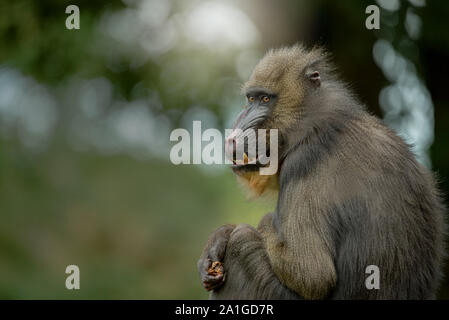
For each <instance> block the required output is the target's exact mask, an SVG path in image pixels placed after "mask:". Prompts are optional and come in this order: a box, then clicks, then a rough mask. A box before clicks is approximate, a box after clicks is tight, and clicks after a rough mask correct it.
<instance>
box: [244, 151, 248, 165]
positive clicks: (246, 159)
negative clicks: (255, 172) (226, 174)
mask: <svg viewBox="0 0 449 320" xmlns="http://www.w3.org/2000/svg"><path fill="white" fill-rule="evenodd" d="M243 163H245V164H247V163H248V156H247V155H246V152H243Z"/></svg>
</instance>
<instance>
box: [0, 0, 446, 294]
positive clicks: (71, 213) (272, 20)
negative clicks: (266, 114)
mask: <svg viewBox="0 0 449 320" xmlns="http://www.w3.org/2000/svg"><path fill="white" fill-rule="evenodd" d="M416 1H417V0H415V2H416ZM153 2H154V4H158V5H159V7H157V6H156V7H154V8H153V9H154V10H155V11H154V12H156V13H153V11H151V10H150V11H149V12H146V14H147V15H148V16H149V17H151V19H147V20H145V19H143V20H142V19H140V18H139V17H140V13H141V12H145V10H144V9H145V7H144V6H142V5H141V4H142V3H141V2H140V1H139V0H126V1H125V0H124V1H118V0H114V1H99V0H94V1H92V0H91V1H88V0H78V1H76V3H74V2H73V1H68V0H63V1H61V0H40V1H32V0H15V1H0V71H2V70H3V71H4V70H15V71H18V72H20V76H17V77H16V79H19V80H20V81H21V82H23V83H26V84H27V86H28V87H27V86H24V87H23V88H25V89H24V91H23V92H20V94H19V96H20V95H22V96H27V95H28V93H29V92H31V90H30V91H27V88H35V87H36V86H37V85H36V84H39V85H40V86H43V88H45V90H46V91H45V92H46V94H47V95H48V96H49V97H50V98H51V101H53V102H54V105H55V115H56V116H55V117H56V119H57V121H56V124H55V127H54V128H53V127H51V126H49V128H50V129H48V132H47V131H46V132H47V133H46V135H45V140H43V141H44V142H42V143H40V144H39V145H37V146H34V147H31V148H30V145H29V144H27V141H28V140H26V139H25V138H24V137H26V135H24V133H23V131H24V129H23V128H22V127H23V126H25V125H26V123H27V121H28V120H27V119H28V118H26V117H23V115H21V114H20V113H18V114H15V113H14V112H13V111H9V112H10V114H8V113H6V111H4V112H3V113H2V112H0V129H1V130H0V137H1V138H0V214H1V216H2V218H3V219H2V221H3V223H2V224H1V225H0V298H8V299H9V298H23V299H25V298H29V299H30V298H31V299H32V298H40V299H46V298H68V299H77V298H120V299H129V298H143V299H145V298H158V299H176V298H180V299H195V298H206V297H207V293H206V292H205V291H204V290H202V288H201V286H200V284H199V280H198V276H197V273H196V260H197V258H198V257H199V255H200V252H201V250H202V248H203V245H204V243H205V240H206V238H207V235H208V234H209V233H210V232H211V231H212V230H213V229H214V228H216V227H217V226H219V225H220V224H223V223H226V222H234V223H239V222H247V223H251V224H253V225H255V224H257V221H258V219H259V218H260V217H261V216H262V215H263V214H264V213H266V212H267V211H269V210H271V209H272V208H273V203H272V202H269V201H268V202H266V203H265V202H262V203H260V202H248V201H247V199H246V198H245V195H244V193H243V192H242V190H241V189H240V188H239V186H238V184H237V183H236V181H235V179H234V177H233V176H232V173H231V172H229V170H221V169H217V170H215V169H214V168H212V169H211V168H209V169H206V170H204V168H201V167H197V166H173V165H172V164H171V163H170V162H168V161H167V160H168V153H167V152H166V149H163V148H160V150H161V154H158V155H153V154H151V153H150V154H147V153H145V154H144V155H145V156H143V154H142V153H135V152H128V151H129V150H134V149H133V148H134V147H133V148H131V149H130V148H128V146H127V145H125V146H124V147H120V148H118V147H116V148H112V149H111V148H109V149H108V148H103V147H102V146H101V145H100V146H99V145H98V143H97V142H95V141H97V140H96V139H97V138H98V137H99V136H106V137H110V139H112V141H113V142H115V141H119V140H120V139H118V138H116V136H115V134H116V132H115V131H112V133H111V131H107V130H106V129H104V127H106V128H109V127H107V126H106V125H105V123H106V122H107V121H110V122H111V121H112V123H116V122H114V121H116V120H117V118H120V117H121V116H123V117H125V118H126V117H128V114H127V113H126V112H123V113H122V112H121V111H122V110H124V111H126V110H129V109H131V108H132V106H133V105H134V103H136V101H137V102H139V103H140V102H142V103H143V104H144V106H145V108H146V109H148V110H149V112H150V113H149V114H150V116H151V117H153V118H154V119H157V120H156V122H157V123H162V125H164V126H167V130H168V132H169V130H170V129H171V128H174V127H178V126H185V125H186V123H188V120H191V118H193V119H194V118H196V117H201V116H204V114H206V115H208V116H207V117H206V118H207V119H209V120H211V117H210V115H213V117H212V120H211V122H210V123H209V125H212V124H216V125H217V126H218V127H219V128H224V127H225V126H226V125H229V119H230V118H232V115H233V114H234V113H235V112H236V111H237V110H238V108H239V106H240V104H242V103H243V102H244V100H243V98H242V97H241V96H240V95H239V87H240V85H241V83H242V81H243V80H244V78H245V77H246V76H247V75H248V72H249V70H251V68H252V67H253V65H254V63H255V62H256V61H257V59H258V58H259V57H261V56H262V54H263V52H264V51H265V50H266V49H267V48H269V47H272V46H279V45H285V44H291V43H294V42H297V41H303V42H305V43H306V44H322V45H324V46H326V47H327V48H328V49H329V51H330V52H332V54H333V57H334V60H335V63H336V65H337V66H338V67H339V71H340V73H341V74H342V76H343V78H344V79H346V80H347V81H348V83H349V84H350V86H351V87H353V88H354V90H355V92H356V93H357V94H358V95H359V96H360V98H361V100H362V101H364V102H365V103H366V104H367V105H368V106H369V109H370V110H371V111H372V112H373V113H375V114H377V115H379V116H382V112H381V109H380V108H379V92H380V91H381V89H382V88H383V87H385V86H387V85H388V84H389V81H388V80H387V79H386V77H385V75H384V74H383V73H382V71H381V69H380V68H379V67H378V66H377V65H376V63H375V62H374V60H373V44H374V42H375V41H376V39H379V38H382V39H389V40H390V41H391V43H393V44H394V46H395V48H397V49H398V50H399V51H400V52H401V53H403V54H404V55H405V56H406V57H410V58H411V59H413V61H414V62H416V66H417V69H418V71H419V74H420V75H421V76H422V78H423V79H424V81H425V83H426V84H427V88H428V90H429V91H430V93H431V96H432V100H433V104H434V110H435V141H434V144H433V146H432V149H431V160H432V163H433V167H434V169H435V170H436V171H437V173H438V174H439V177H440V180H441V186H442V188H443V191H444V193H445V194H448V193H449V181H448V177H449V130H447V127H448V125H449V98H448V95H447V90H446V81H447V76H448V75H449V69H448V68H449V67H448V64H447V63H446V61H448V60H449V37H448V36H447V35H446V34H445V30H447V17H448V15H449V2H447V1H444V0H439V1H428V4H427V5H426V6H424V7H418V8H416V12H417V14H419V16H420V17H421V21H422V30H421V36H420V37H419V39H417V40H416V41H415V43H414V44H415V47H413V48H412V49H410V48H408V47H405V48H404V47H402V46H401V42H400V41H399V40H400V39H402V38H403V36H404V34H405V33H406V30H405V29H404V27H403V21H394V19H393V21H390V20H388V17H389V13H388V12H387V11H385V10H382V13H381V16H382V17H383V18H381V19H383V20H382V21H383V23H392V25H390V29H388V28H382V29H381V30H380V31H378V32H375V31H369V30H366V29H365V27H364V26H365V18H366V15H365V8H366V6H367V5H369V4H372V2H371V1H367V0H364V1H331V0H319V1H314V2H311V1H304V0H300V1H296V0H290V1H289V0H286V1H279V2H278V1H271V0H247V1H237V0H235V1H228V2H227V3H228V5H229V6H234V7H235V8H239V10H241V11H239V12H242V13H243V14H244V15H245V17H246V16H247V17H248V21H249V22H246V23H247V24H251V25H249V27H248V30H251V26H254V28H255V30H256V31H257V33H254V34H251V33H244V32H243V30H242V32H236V33H235V34H231V35H229V37H230V38H229V39H230V40H229V39H228V40H226V39H224V38H220V37H215V38H213V37H212V38H205V39H206V40H208V41H205V42H204V41H203V42H201V39H199V40H198V37H197V35H195V34H192V31H191V29H189V26H190V25H189V23H186V22H185V21H187V22H188V21H190V20H189V18H190V19H193V18H196V17H197V16H193V18H192V16H191V15H192V12H193V13H195V10H196V11H198V10H199V9H198V8H200V7H201V6H202V5H203V4H204V3H206V1H199V0H190V1H182V0H173V1H166V2H165V3H169V6H168V7H167V8H168V9H167V10H168V11H167V12H165V11H164V10H165V9H166V8H165V7H164V6H163V5H162V7H161V2H158V1H156V0H154V1H153V0H148V1H147V3H150V4H152V3H153ZM373 2H374V1H373ZM417 2H419V1H417ZM214 3H217V2H214ZM218 3H220V1H218ZM69 4H76V5H78V6H79V7H80V11H81V29H80V30H76V31H75V30H72V31H69V30H67V29H66V28H65V19H66V17H67V15H66V14H65V8H66V6H67V5H69ZM139 4H140V5H139ZM406 4H407V5H409V3H408V2H407V1H404V0H403V1H401V9H400V10H404V8H405V5H406ZM150 9H152V7H151V6H150ZM156 9H158V10H160V11H157V10H156ZM225 9H226V8H225ZM223 11H226V10H223ZM228 11H229V12H230V13H233V12H234V11H232V10H231V9H229V10H228ZM234 13H235V12H234ZM152 15H153V16H152ZM390 16H391V15H390ZM400 16H401V17H402V18H403V16H404V12H403V11H401V15H400ZM161 17H162V18H161ZM236 17H239V15H236ZM124 18H126V19H124ZM206 18H207V17H206ZM402 18H401V19H402ZM194 20H195V19H194ZM214 21H215V20H214ZM245 21H246V20H245ZM194 22H195V21H194ZM218 22H220V21H218V20H217V23H218ZM238 22H239V21H237V20H236V19H234V21H231V26H232V25H238ZM136 25H139V27H136ZM391 26H393V27H391ZM206 29H207V28H206ZM388 30H393V32H387V31H388ZM200 31H204V30H198V32H199V33H201V32H200ZM205 31H208V30H205ZM222 31H226V30H222ZM238 31H240V30H238ZM173 34H174V35H175V36H173ZM205 34H206V36H207V32H206V33H205ZM245 34H246V37H247V38H244V36H245ZM222 36H223V37H225V36H227V34H223V35H222ZM232 37H234V38H232ZM239 38H242V39H247V40H246V41H244V42H243V43H240V42H238V41H237V40H239ZM142 39H143V40H142ZM145 39H146V40H145ZM225 40H226V41H228V42H229V43H230V44H228V43H227V42H226V41H225ZM234 40H235V41H237V42H235V43H233V42H232V41H234ZM223 48H224V49H223ZM5 68H7V69H5ZM8 72H9V71H8ZM5 74H7V75H8V76H9V75H10V74H11V73H5ZM0 75H1V74H0ZM30 79H32V81H31V80H30ZM92 79H94V80H95V79H96V80H98V79H101V81H100V82H101V84H104V83H106V84H107V85H105V86H100V87H99V88H103V89H104V88H109V87H110V88H111V92H110V96H109V95H107V94H105V96H104V97H102V96H100V95H98V96H96V100H95V99H93V98H89V97H90V96H89V95H87V98H86V96H85V93H86V91H87V89H86V88H87V87H86V86H89V85H90V84H91V83H92V82H89V81H90V80H92ZM0 80H1V77H0ZM19 80H17V81H19ZM20 81H19V82H20ZM27 81H28V82H27ZM30 81H31V82H30ZM0 84H1V82H0ZM95 88H96V87H95ZM95 88H94V91H95V90H96V89H95ZM105 92H109V91H108V90H106V89H105ZM6 93H8V92H6V91H1V88H0V111H2V110H7V109H6V108H5V107H4V106H2V105H1V101H2V98H5V97H6ZM2 94H3V95H5V96H4V97H2V96H1V95H2ZM108 94H109V93H108ZM22 96H21V97H19V98H20V99H22V98H23V97H22ZM30 96H31V95H30ZM31 97H33V96H31ZM19 98H18V99H19ZM83 99H84V100H83ZM85 99H88V100H89V99H90V100H89V101H90V104H91V105H94V106H98V105H100V102H102V101H103V102H104V107H103V108H99V109H98V110H97V111H95V112H94V111H92V110H91V109H86V108H87V107H86V106H85ZM17 101H22V100H17ZM32 101H33V100H32ZM43 101H47V100H43ZM89 101H88V102H89ZM22 104H23V102H21V104H20V105H21V106H22ZM90 104H89V103H88V104H87V106H88V107H91V106H90ZM37 106H38V105H37V101H36V106H34V105H33V104H32V103H31V105H30V106H28V108H34V107H36V108H37ZM2 108H4V109H2ZM21 108H23V109H20V108H19V103H18V104H17V109H18V110H19V109H20V110H25V111H23V112H30V110H31V109H26V108H24V107H23V106H22V107H21ZM27 110H28V111H27ZM35 110H38V111H39V110H46V109H45V108H43V109H35ZM86 110H87V111H86ZM195 110H196V111H198V110H200V111H201V112H196V111H195ZM39 112H40V111H39ZM192 112H193V113H192ZM195 112H196V113H195ZM207 112H209V113H210V114H209V113H207ZM11 114H12V115H14V116H11ZM139 115H140V113H138V114H137V118H139ZM187 116H189V117H190V118H189V117H187ZM158 117H159V118H158ZM44 118H45V116H44ZM11 119H12V120H11ZM133 119H135V118H133ZM160 119H165V120H166V122H164V121H165V120H164V121H160ZM214 122H215V123H214ZM101 130H106V131H101ZM126 130H128V131H126ZM126 130H125V133H129V128H128V129H126ZM122 131H123V130H122ZM122 131H120V130H119V133H120V132H122ZM150 132H152V135H153V137H152V139H153V140H156V141H159V140H161V141H162V142H163V143H165V142H167V143H168V142H169V139H168V135H167V134H166V132H165V131H163V133H159V132H156V133H155V132H154V131H150ZM73 136H75V137H78V138H76V139H74V138H73ZM79 137H81V138H82V139H81V138H79ZM92 141H94V142H95V143H93V142H92ZM99 141H101V140H99ZM120 141H122V140H120ZM123 141H124V142H123ZM123 141H122V143H125V144H126V143H128V144H131V142H130V140H126V139H125V140H123ZM109 143H110V142H109ZM156 149H158V150H159V146H157V147H156ZM152 150H153V149H152ZM69 264H76V265H78V266H79V267H80V269H81V290H79V291H68V290H66V289H65V286H64V283H65V277H66V274H65V273H64V270H65V267H66V266H67V265H69ZM446 273H448V272H446ZM440 297H441V298H448V297H449V289H448V281H447V280H446V282H445V283H444V285H443V286H442V290H441V294H440Z"/></svg>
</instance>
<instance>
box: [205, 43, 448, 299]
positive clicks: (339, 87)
mask: <svg viewBox="0 0 449 320" xmlns="http://www.w3.org/2000/svg"><path fill="white" fill-rule="evenodd" d="M333 70H334V69H333V67H332V65H331V64H330V62H329V58H328V55H327V54H326V53H325V51H324V50H323V49H320V48H314V49H311V50H309V49H306V48H304V47H303V46H300V45H295V46H293V47H289V48H281V49H277V50H271V51H269V52H268V53H267V54H266V55H265V57H264V58H263V59H262V60H261V61H260V62H259V63H258V64H257V66H256V67H255V69H254V71H253V73H252V75H251V77H250V79H249V80H248V82H246V84H245V85H244V87H243V90H244V93H245V95H246V97H247V104H246V106H245V107H244V109H243V110H242V112H241V113H240V115H239V116H238V118H237V120H236V121H235V123H234V129H235V130H238V129H239V130H240V131H242V130H243V131H244V130H247V129H254V130H256V132H257V129H266V130H267V132H268V130H270V129H277V132H278V137H279V143H278V150H277V152H278V161H279V167H278V170H277V172H276V173H275V174H273V175H271V176H264V175H261V174H260V169H261V167H262V164H261V163H260V162H259V161H256V162H255V163H251V164H250V163H249V162H248V161H245V162H244V163H240V164H235V165H233V166H232V167H233V171H234V172H235V173H236V175H237V176H238V177H239V178H240V179H242V180H244V181H246V182H247V184H248V186H249V188H250V189H252V190H253V191H254V193H256V194H257V195H260V194H262V193H264V192H265V191H266V190H268V189H270V188H273V187H274V188H277V190H278V199H277V205H276V209H275V211H274V212H272V213H268V214H267V215H265V216H264V217H263V218H262V219H261V221H260V222H259V225H258V227H257V229H255V228H253V227H251V226H249V225H246V224H240V225H237V226H235V225H231V224H229V225H224V226H222V227H220V228H218V229H217V230H216V231H215V232H213V233H212V234H211V235H210V237H209V239H208V241H207V244H206V247H205V249H204V251H203V253H202V255H201V258H200V260H199V262H198V269H199V273H200V278H201V282H202V284H203V286H204V287H205V288H206V289H207V290H209V291H211V295H210V298H211V299H433V298H435V291H436V289H437V287H438V283H439V280H440V278H441V268H442V260H443V258H444V250H445V248H444V236H445V230H446V224H445V221H444V214H445V212H446V209H445V207H444V205H443V203H442V200H441V198H440V194H439V191H438V189H437V187H436V183H435V178H434V176H433V174H432V173H431V172H429V170H427V169H426V168H424V167H423V166H421V165H420V164H419V163H418V162H417V161H416V159H415V157H414V155H413V153H412V152H411V151H410V148H409V146H408V145H407V144H406V143H405V142H404V141H403V140H402V139H401V138H400V137H399V136H398V135H396V134H395V133H394V132H393V131H392V130H390V129H389V128H387V127H386V126H385V125H384V124H383V123H382V121H380V120H379V119H377V118H376V117H374V116H372V115H371V114H369V113H368V112H367V111H366V110H365V108H364V106H363V105H362V104H361V103H360V102H359V101H358V100H357V98H356V97H355V96H354V94H353V93H352V92H351V91H350V90H349V89H348V88H347V87H346V86H345V85H344V83H342V81H341V80H339V79H338V77H337V76H336V75H335V73H334V71H333ZM236 132H237V131H236ZM227 144H228V145H231V146H232V148H235V147H236V146H239V145H241V144H245V142H244V139H243V137H242V135H241V134H236V133H233V134H231V135H230V136H229V138H228V139H227ZM234 155H235V152H234V153H233V155H232V156H234ZM245 159H247V158H246V157H245ZM372 265H374V266H377V267H378V269H377V270H378V279H379V282H378V283H379V286H378V288H374V289H373V288H368V287H367V285H366V283H365V282H366V278H367V277H368V276H369V274H367V273H366V270H367V267H368V266H372Z"/></svg>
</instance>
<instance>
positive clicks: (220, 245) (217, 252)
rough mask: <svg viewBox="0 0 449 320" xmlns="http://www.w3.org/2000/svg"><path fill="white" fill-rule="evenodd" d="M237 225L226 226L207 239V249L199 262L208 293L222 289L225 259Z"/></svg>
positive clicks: (201, 275) (199, 269) (202, 281)
mask: <svg viewBox="0 0 449 320" xmlns="http://www.w3.org/2000/svg"><path fill="white" fill-rule="evenodd" d="M234 228H235V225H231V224H226V225H224V226H221V227H220V228H218V229H217V230H215V231H214V232H213V233H212V234H211V235H210V236H209V238H208V239H207V243H206V247H205V248H204V250H203V253H202V255H201V257H200V260H199V261H198V272H199V274H200V279H201V283H202V284H203V286H204V288H205V289H206V290H207V291H210V290H213V289H215V288H218V287H220V286H221V285H222V284H223V282H224V281H225V272H224V268H223V258H224V256H225V252H226V246H227V244H228V241H229V238H230V235H231V232H232V231H233V230H234Z"/></svg>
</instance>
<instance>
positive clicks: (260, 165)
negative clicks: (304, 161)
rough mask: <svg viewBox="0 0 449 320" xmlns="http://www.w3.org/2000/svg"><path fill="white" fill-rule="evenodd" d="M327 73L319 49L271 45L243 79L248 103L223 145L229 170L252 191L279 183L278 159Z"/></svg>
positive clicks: (257, 192) (292, 141)
mask: <svg viewBox="0 0 449 320" xmlns="http://www.w3.org/2000/svg"><path fill="white" fill-rule="evenodd" d="M331 74H332V68H331V67H329V64H328V63H327V55H326V54H325V52H324V51H323V50H322V49H320V48H314V49H311V50H308V49H305V48H304V47H303V46H300V45H295V46H292V47H288V48H281V49H276V50H270V51H269V52H268V53H267V54H266V55H265V56H264V58H262V60H261V61H260V62H259V63H258V64H257V65H256V67H255V69H254V71H253V72H252V74H251V77H250V79H249V80H248V81H247V82H246V83H245V84H244V85H243V88H242V91H243V94H244V95H245V96H246V102H247V103H246V105H245V106H244V108H243V110H242V111H241V112H240V114H239V115H238V116H237V119H236V120H235V122H234V125H233V131H232V133H231V134H230V135H229V136H228V137H227V138H226V143H225V149H226V150H225V151H226V155H227V157H228V158H229V159H232V161H233V165H232V169H233V171H234V172H235V173H236V174H237V176H238V177H240V178H242V179H243V180H244V181H245V182H247V183H248V184H249V187H250V189H251V190H252V191H253V192H254V193H255V195H257V196H258V195H260V194H262V193H263V192H264V191H265V190H266V189H267V187H270V186H276V185H277V179H278V173H279V170H280V166H281V165H282V159H283V158H284V157H285V156H286V155H287V154H288V152H289V149H290V148H291V147H293V146H294V145H295V143H297V142H298V139H300V135H299V132H298V131H297V130H298V128H300V127H301V121H302V119H303V117H304V116H305V114H307V113H308V111H309V109H310V108H308V106H307V101H308V100H309V97H310V96H318V95H319V91H320V90H321V87H322V81H323V80H324V81H326V78H327V77H329V78H331V77H332V75H331ZM259 129H264V130H259ZM273 129H276V130H273ZM248 132H249V133H248ZM273 133H277V136H276V134H274V135H273ZM270 135H271V138H273V137H275V138H277V139H270ZM273 140H274V141H273ZM276 140H277V141H276ZM273 142H275V143H273ZM278 164H279V165H278ZM268 169H270V170H268ZM264 170H265V171H264ZM264 172H265V173H264Z"/></svg>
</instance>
